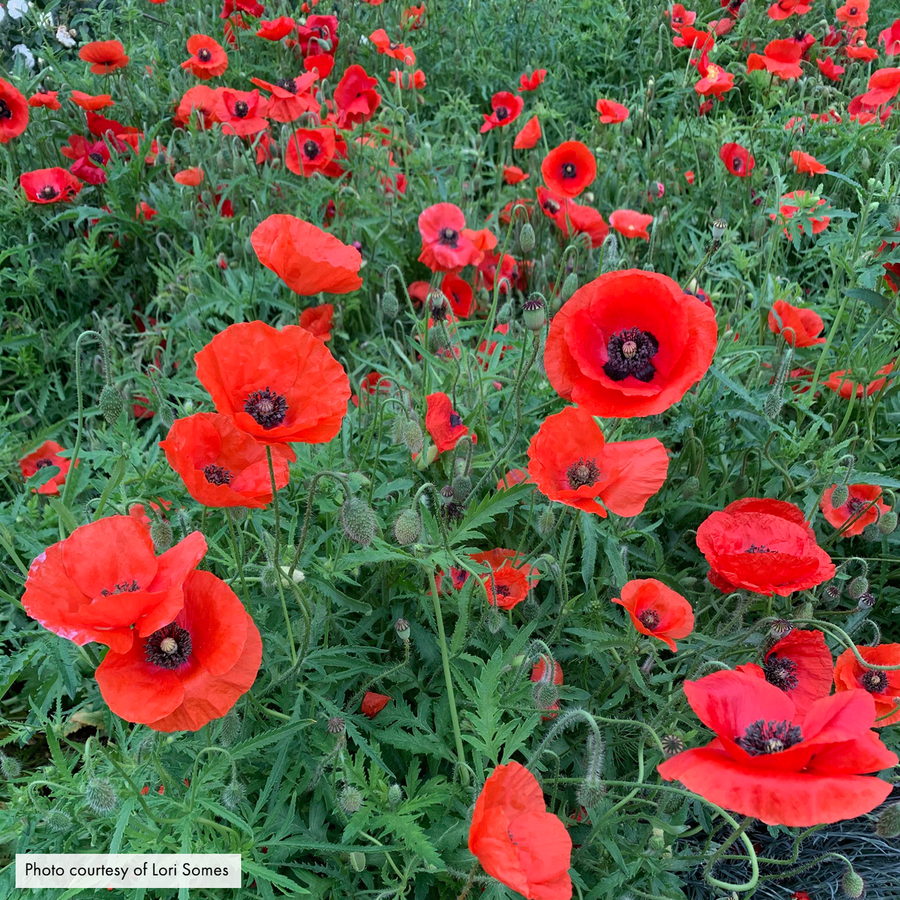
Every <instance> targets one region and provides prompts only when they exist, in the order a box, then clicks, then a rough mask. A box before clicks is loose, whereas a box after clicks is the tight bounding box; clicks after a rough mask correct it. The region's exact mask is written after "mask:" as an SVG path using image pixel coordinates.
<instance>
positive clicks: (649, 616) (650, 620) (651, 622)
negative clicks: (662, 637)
mask: <svg viewBox="0 0 900 900" xmlns="http://www.w3.org/2000/svg"><path fill="white" fill-rule="evenodd" d="M638 621H640V623H641V625H643V626H644V628H646V629H647V630H648V631H656V629H657V628H658V627H659V613H658V612H657V611H656V610H655V609H645V610H644V611H643V612H642V613H641V614H640V615H639V616H638Z"/></svg>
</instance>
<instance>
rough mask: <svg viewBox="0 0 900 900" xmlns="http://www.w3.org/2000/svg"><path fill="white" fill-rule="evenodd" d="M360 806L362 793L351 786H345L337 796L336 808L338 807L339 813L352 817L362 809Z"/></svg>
mask: <svg viewBox="0 0 900 900" xmlns="http://www.w3.org/2000/svg"><path fill="white" fill-rule="evenodd" d="M362 805H363V795H362V791H361V790H360V789H359V788H358V787H354V786H353V785H352V784H348V785H345V786H344V788H343V790H342V791H341V792H340V794H338V806H340V808H341V811H342V812H343V813H344V814H345V815H347V816H352V815H353V813H355V812H358V811H359V810H360V809H361V808H362Z"/></svg>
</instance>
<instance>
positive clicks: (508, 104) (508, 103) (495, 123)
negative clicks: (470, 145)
mask: <svg viewBox="0 0 900 900" xmlns="http://www.w3.org/2000/svg"><path fill="white" fill-rule="evenodd" d="M524 107H525V101H524V100H523V99H522V98H521V97H519V96H517V95H516V94H511V93H510V92H509V91H500V92H499V93H497V94H494V96H493V97H491V109H492V110H493V112H492V113H491V114H490V115H489V116H488V115H485V116H484V124H483V125H482V126H481V133H482V134H484V133H485V132H486V131H491V129H493V128H505V127H506V126H507V125H509V123H510V122H513V121H515V120H516V119H518V118H519V115H520V114H521V112H522V110H523V108H524Z"/></svg>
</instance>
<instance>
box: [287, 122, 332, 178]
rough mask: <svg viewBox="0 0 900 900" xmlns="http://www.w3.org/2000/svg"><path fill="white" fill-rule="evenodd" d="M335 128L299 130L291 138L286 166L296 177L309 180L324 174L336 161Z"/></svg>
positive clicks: (289, 139)
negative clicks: (313, 175) (300, 176)
mask: <svg viewBox="0 0 900 900" xmlns="http://www.w3.org/2000/svg"><path fill="white" fill-rule="evenodd" d="M334 154H335V143H334V129H333V128H298V129H297V130H296V131H295V132H294V133H293V134H292V135H291V136H290V137H289V138H288V146H287V152H286V153H285V156H284V164H285V165H286V166H287V167H288V169H289V170H290V171H291V172H293V173H294V174H295V175H302V176H303V177H304V178H309V177H310V176H311V175H312V174H313V173H314V172H322V173H323V174H324V172H325V170H326V169H327V168H328V166H329V164H330V163H331V161H332V160H333V159H334Z"/></svg>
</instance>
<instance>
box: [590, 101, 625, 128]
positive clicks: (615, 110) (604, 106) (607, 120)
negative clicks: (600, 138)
mask: <svg viewBox="0 0 900 900" xmlns="http://www.w3.org/2000/svg"><path fill="white" fill-rule="evenodd" d="M597 112H598V113H600V121H601V122H602V123H603V124H604V125H617V124H618V123H619V122H624V121H625V120H626V119H627V118H628V116H629V115H630V114H629V112H628V109H627V108H626V107H625V106H623V105H622V104H621V103H616V101H615V100H604V99H603V98H601V99H600V100H598V101H597Z"/></svg>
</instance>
